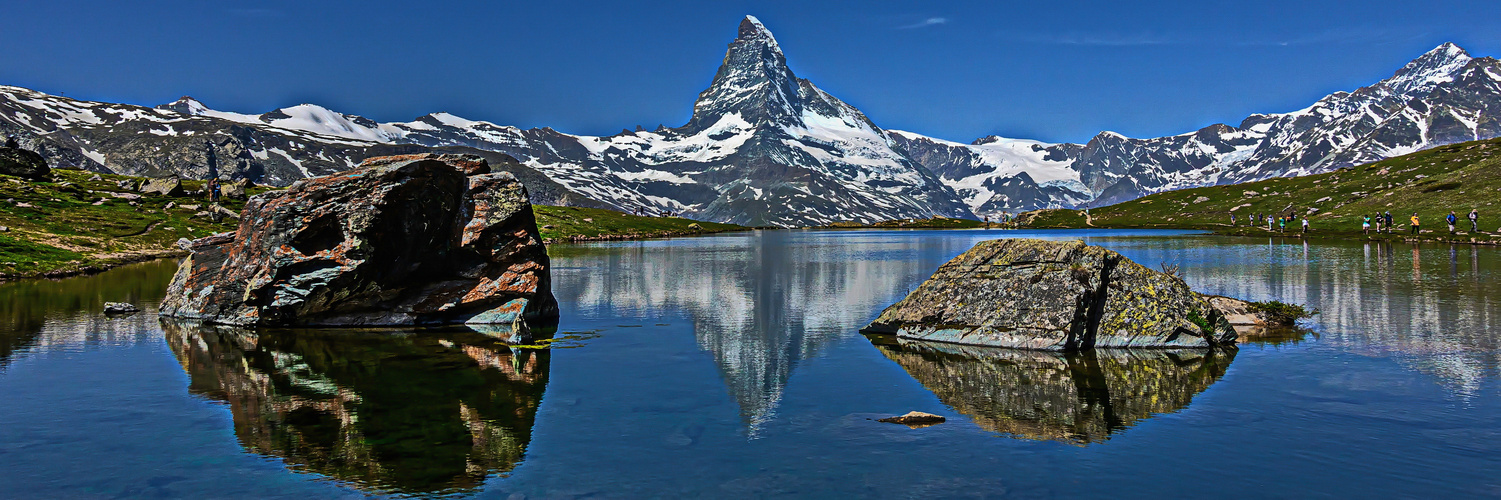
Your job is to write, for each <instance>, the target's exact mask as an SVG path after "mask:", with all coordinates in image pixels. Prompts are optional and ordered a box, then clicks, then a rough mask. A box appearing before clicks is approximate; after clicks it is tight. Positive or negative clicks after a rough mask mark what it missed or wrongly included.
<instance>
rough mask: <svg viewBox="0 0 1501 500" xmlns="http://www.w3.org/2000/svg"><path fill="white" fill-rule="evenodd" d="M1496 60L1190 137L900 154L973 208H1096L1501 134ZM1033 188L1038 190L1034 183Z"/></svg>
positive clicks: (1415, 70)
mask: <svg viewBox="0 0 1501 500" xmlns="http://www.w3.org/2000/svg"><path fill="white" fill-rule="evenodd" d="M1498 118H1501V62H1498V61H1497V60H1496V59H1493V58H1489V57H1486V58H1473V57H1470V55H1469V54H1468V53H1466V52H1465V51H1464V50H1463V49H1460V48H1459V47H1457V46H1455V45H1454V44H1450V43H1446V44H1443V45H1441V46H1439V47H1437V48H1435V49H1433V50H1431V51H1429V52H1428V53H1426V54H1423V55H1422V56H1421V57H1418V58H1417V59H1414V60H1413V61H1412V62H1410V63H1408V64H1407V65H1406V66H1404V67H1403V68H1402V69H1400V70H1398V71H1397V72H1396V74H1395V75H1393V76H1392V77H1391V78H1387V79H1385V80H1382V81H1380V82H1378V83H1376V84H1375V85H1371V86H1368V87H1363V88H1360V89H1357V90H1355V91H1353V92H1336V93H1334V94H1331V95H1329V96H1326V97H1324V98H1323V99H1320V100H1319V101H1318V102H1317V103H1314V105H1312V106H1310V107H1308V108H1305V109H1302V110H1298V111H1294V112H1291V113H1281V114H1268V115H1261V114H1258V115H1252V116H1250V117H1248V118H1246V119H1245V120H1244V121H1242V122H1241V124H1240V125H1239V126H1235V127H1232V126H1228V125H1224V124H1215V125H1210V126H1208V127H1205V128H1203V129H1200V130H1197V131H1194V132H1190V133H1187V134H1181V135H1174V136H1168V137H1158V138H1153V139H1132V138H1128V137H1125V136H1122V135H1120V134H1116V133H1114V132H1102V133H1100V134H1099V135H1097V136H1095V137H1094V138H1093V139H1091V140H1090V141H1089V142H1088V143H1085V144H1082V145H1080V144H1045V143H1037V142H1032V141H1021V140H1014V139H1001V138H997V137H987V138H984V139H980V140H978V141H975V142H974V143H973V144H958V143H952V142H947V141H942V140H938V139H933V138H929V137H923V136H921V135H917V134H912V133H907V132H899V133H896V134H894V135H895V136H897V137H898V142H899V143H900V145H901V149H902V150H903V151H904V152H906V153H907V154H908V155H910V156H911V157H912V158H913V159H915V160H917V162H918V163H921V164H923V165H924V166H926V167H928V168H929V169H930V170H932V171H933V172H935V173H937V174H939V175H940V176H941V177H942V179H943V182H944V183H945V184H948V185H949V186H951V187H953V188H954V190H955V191H957V192H958V193H959V194H960V196H962V197H963V199H964V201H965V203H966V204H967V205H968V206H969V207H970V209H972V210H974V211H975V212H976V213H979V214H983V215H988V214H993V213H995V212H1000V211H1023V210H1031V209H1035V208H1049V207H1074V206H1081V205H1084V204H1088V205H1090V206H1102V205H1108V204H1111V203H1118V202H1121V201H1126V200H1131V199H1134V198H1138V197H1141V196H1144V195H1147V194H1151V193H1155V192H1160V191H1167V190H1173V189H1182V188H1187V187H1196V186H1205V185H1214V184H1234V183H1240V182H1248V181H1255V180H1261V179H1266V178H1271V177H1279V176H1297V175H1307V174H1313V173H1321V172H1328V171H1331V170H1334V169H1337V168H1341V167H1345V166H1349V165H1355V164H1360V163H1366V162H1371V161H1376V160H1380V159H1383V158H1390V157H1393V156H1399V155H1403V154H1407V153H1411V152H1414V151H1419V150H1422V149H1427V148H1431V147H1435V146H1441V145H1444V144H1451V143H1455V142H1462V141H1470V140H1476V139H1487V138H1491V137H1496V136H1498V135H1501V121H1498ZM1034 186H1035V187H1034Z"/></svg>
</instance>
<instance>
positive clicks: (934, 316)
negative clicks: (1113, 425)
mask: <svg viewBox="0 0 1501 500" xmlns="http://www.w3.org/2000/svg"><path fill="white" fill-rule="evenodd" d="M865 331H867V332H872V333H894V334H896V335H897V336H898V337H902V338H909V339H917V340H927V341H935V342H948V343H956V344H970V345H982V346H993V347H1010V348H1022V349H1041V350H1051V351H1073V350H1082V349H1089V348H1095V347H1170V348H1173V347H1176V348H1203V347H1219V346H1233V345H1234V344H1235V338H1236V334H1235V330H1234V329H1233V328H1232V327H1231V326H1230V324H1229V323H1227V322H1226V321H1225V319H1224V317H1223V314H1221V313H1220V312H1219V311H1218V310H1216V309H1215V308H1214V307H1213V306H1212V305H1211V304H1210V302H1209V300H1208V299H1207V298H1206V297H1204V296H1202V295H1200V294H1198V293H1195V292H1194V291H1193V290H1190V289H1189V288H1188V285H1187V284H1186V283H1184V282H1183V280H1182V279H1180V278H1178V277H1176V276H1172V275H1169V274H1166V273H1163V272H1159V271H1156V270H1152V269H1148V268H1146V267H1144V266H1141V265H1140V264H1137V263H1135V262H1132V261H1131V260H1130V259H1127V258H1125V257H1124V256H1122V255H1120V254H1118V253H1115V252H1113V251H1110V250H1106V249H1104V248H1100V247H1093V246H1088V245H1085V244H1084V242H1082V241H1043V240H1031V239H1007V240H992V241H985V242H981V243H980V244H978V245H975V247H974V248H972V249H970V250H969V251H968V252H965V253H963V254H962V255H960V256H958V257H955V258H954V259H953V260H951V261H949V262H948V263H946V264H944V265H943V266H942V267H939V268H938V271H937V272H935V273H933V277H932V278H929V279H928V281H926V282H924V283H923V284H922V285H920V286H918V288H917V290H914V291H913V292H912V293H911V294H910V295H908V296H907V298H905V299H903V300H902V301H901V302H898V303H896V304H895V305H892V306H891V307H889V308H887V309H886V310H885V311H884V312H882V313H881V316H880V317H878V318H876V320H875V321H874V322H872V323H871V324H870V325H869V326H867V327H866V328H865Z"/></svg>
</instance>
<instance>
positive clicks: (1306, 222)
mask: <svg viewBox="0 0 1501 500" xmlns="http://www.w3.org/2000/svg"><path fill="white" fill-rule="evenodd" d="M1303 232H1305V233H1306V232H1308V218H1307V217H1304V218H1303Z"/></svg>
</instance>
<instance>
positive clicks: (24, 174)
mask: <svg viewBox="0 0 1501 500" xmlns="http://www.w3.org/2000/svg"><path fill="white" fill-rule="evenodd" d="M0 174H5V175H14V176H16V177H21V178H25V179H31V180H43V179H46V178H47V177H48V176H50V175H51V174H52V168H51V167H48V166H47V159H46V158H42V155H40V154H37V153H35V152H33V151H27V150H25V149H21V148H11V147H0Z"/></svg>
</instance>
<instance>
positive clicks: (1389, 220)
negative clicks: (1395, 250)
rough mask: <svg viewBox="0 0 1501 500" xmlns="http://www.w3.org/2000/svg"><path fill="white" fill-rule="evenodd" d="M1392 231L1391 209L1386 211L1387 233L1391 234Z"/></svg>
mask: <svg viewBox="0 0 1501 500" xmlns="http://www.w3.org/2000/svg"><path fill="white" fill-rule="evenodd" d="M1391 232H1392V211H1391V210H1387V211H1386V233H1387V234H1391Z"/></svg>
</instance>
